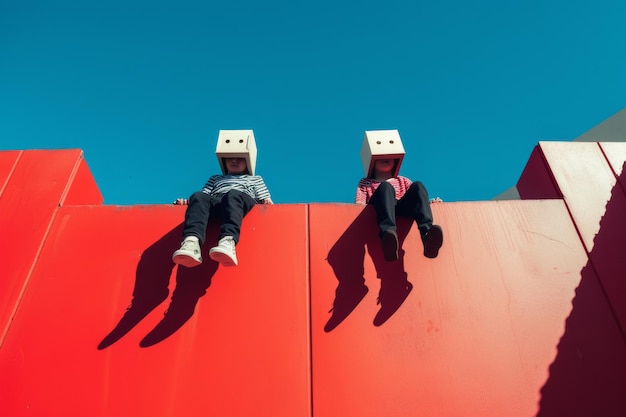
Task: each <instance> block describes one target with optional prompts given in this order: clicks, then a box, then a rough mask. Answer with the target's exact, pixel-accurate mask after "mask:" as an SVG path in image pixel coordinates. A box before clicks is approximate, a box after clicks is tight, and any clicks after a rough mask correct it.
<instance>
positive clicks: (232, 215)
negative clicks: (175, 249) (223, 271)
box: [209, 190, 256, 266]
mask: <svg viewBox="0 0 626 417" xmlns="http://www.w3.org/2000/svg"><path fill="white" fill-rule="evenodd" d="M255 204H256V202H255V201H254V199H253V198H252V197H250V196H249V195H248V194H245V193H242V192H241V191H236V190H231V191H229V192H227V193H226V194H224V196H223V197H222V202H221V204H220V207H221V212H222V226H221V228H220V240H219V242H218V243H217V246H215V247H213V248H211V249H210V250H209V256H210V257H211V259H213V260H214V261H216V262H219V263H220V264H221V265H224V266H236V265H237V264H238V261H237V252H236V251H235V245H236V244H237V242H239V231H240V229H241V222H242V220H243V218H244V216H245V215H246V214H248V212H249V211H250V210H251V209H252V207H254V205H255Z"/></svg>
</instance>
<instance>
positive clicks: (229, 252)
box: [209, 236, 237, 266]
mask: <svg viewBox="0 0 626 417" xmlns="http://www.w3.org/2000/svg"><path fill="white" fill-rule="evenodd" d="M209 256H210V257H211V259H213V260H214V261H216V262H219V263H220V264H221V265H224V266H236V265H237V253H236V252H235V239H233V237H232V236H224V237H223V238H221V239H220V241H219V242H217V246H215V247H213V248H211V250H209Z"/></svg>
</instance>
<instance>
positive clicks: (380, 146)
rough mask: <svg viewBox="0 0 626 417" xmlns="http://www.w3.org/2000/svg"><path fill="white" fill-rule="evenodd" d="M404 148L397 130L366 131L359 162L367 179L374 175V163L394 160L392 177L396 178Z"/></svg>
mask: <svg viewBox="0 0 626 417" xmlns="http://www.w3.org/2000/svg"><path fill="white" fill-rule="evenodd" d="M404 153H405V152H404V146H402V139H400V133H398V131H397V130H366V131H365V136H364V137H363V145H362V146H361V162H362V163H363V171H364V172H365V176H366V177H367V178H371V177H372V175H373V173H374V163H375V162H376V161H377V160H378V159H395V160H396V163H395V165H394V170H393V176H394V177H396V176H398V172H400V165H402V160H403V159H404Z"/></svg>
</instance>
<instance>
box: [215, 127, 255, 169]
mask: <svg viewBox="0 0 626 417" xmlns="http://www.w3.org/2000/svg"><path fill="white" fill-rule="evenodd" d="M215 154H216V156H217V160H218V162H219V164H220V168H221V169H222V172H223V173H224V174H227V173H228V170H227V169H226V164H225V163H224V159H225V158H244V159H245V160H246V166H247V168H248V170H247V173H248V174H250V175H255V174H254V173H255V171H256V155H257V148H256V141H255V140H254V132H253V131H252V130H220V131H219V134H218V136H217V147H216V148H215Z"/></svg>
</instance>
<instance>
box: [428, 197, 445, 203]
mask: <svg viewBox="0 0 626 417" xmlns="http://www.w3.org/2000/svg"><path fill="white" fill-rule="evenodd" d="M430 202H431V203H443V200H442V199H441V198H440V197H435V198H431V199H430Z"/></svg>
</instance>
